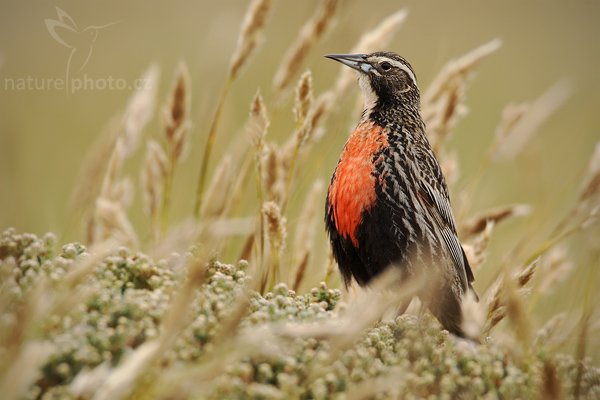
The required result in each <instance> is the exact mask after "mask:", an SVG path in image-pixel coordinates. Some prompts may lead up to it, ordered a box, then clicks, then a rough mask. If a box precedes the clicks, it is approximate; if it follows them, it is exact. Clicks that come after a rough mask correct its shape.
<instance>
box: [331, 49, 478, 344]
mask: <svg viewBox="0 0 600 400" xmlns="http://www.w3.org/2000/svg"><path fill="white" fill-rule="evenodd" d="M327 57H329V58H331V59H334V60H336V61H339V62H342V63H343V64H345V65H347V66H349V67H351V68H353V69H355V70H357V71H358V76H359V78H358V82H359V85H360V87H361V89H362V91H363V95H364V97H365V110H364V112H363V115H362V118H361V119H360V122H359V123H358V125H357V127H356V129H355V130H354V131H353V132H352V134H351V135H350V137H349V139H348V141H347V142H346V145H345V146H344V149H343V151H342V154H341V156H340V160H339V162H338V165H337V167H336V169H335V172H334V174H333V177H332V179H331V184H330V187H329V191H328V194H327V199H326V209H325V223H326V227H327V231H328V233H329V237H330V240H331V245H332V249H333V254H334V256H335V259H336V261H337V263H338V266H339V268H340V272H341V274H342V276H343V278H344V282H345V283H346V285H348V284H349V283H350V281H351V280H352V279H355V280H356V281H357V282H358V284H359V285H367V284H368V283H369V282H370V281H371V280H372V279H373V278H374V277H375V276H377V275H378V274H379V273H381V272H382V271H383V270H385V269H386V268H388V267H389V266H391V265H393V266H395V267H398V268H401V269H402V270H403V271H404V272H406V273H408V274H409V275H416V274H418V273H421V272H424V273H426V277H427V278H426V282H427V283H426V285H425V287H424V289H423V290H422V291H421V292H420V295H419V297H420V298H421V299H422V300H423V301H424V303H425V304H426V305H427V306H428V308H429V309H430V310H431V312H432V313H433V314H434V315H435V316H436V317H437V318H438V320H439V321H440V322H441V323H442V325H443V326H444V328H446V329H447V330H449V331H450V332H452V333H454V334H456V335H458V336H464V333H463V331H462V329H461V320H462V318H461V308H460V303H461V298H462V296H464V294H465V293H466V291H467V290H473V289H472V286H471V283H472V282H473V279H474V278H473V273H472V272H471V268H470V266H469V263H468V260H467V258H466V256H465V254H464V251H463V249H462V247H461V244H460V242H459V240H458V237H457V234H456V226H455V222H454V217H453V215H452V209H451V208H450V200H449V196H448V188H447V187H446V182H445V179H444V176H443V174H442V171H441V168H440V166H439V163H438V161H437V160H436V158H435V155H434V153H433V151H432V149H431V146H430V145H429V142H428V141H427V137H426V135H425V124H424V123H423V120H422V118H421V114H420V96H419V89H418V87H417V82H416V77H415V74H414V71H413V70H412V67H411V66H410V64H409V63H408V62H407V61H406V60H404V59H403V58H402V57H400V56H398V55H397V54H395V53H391V52H377V53H372V54H352V55H329V56H327Z"/></svg>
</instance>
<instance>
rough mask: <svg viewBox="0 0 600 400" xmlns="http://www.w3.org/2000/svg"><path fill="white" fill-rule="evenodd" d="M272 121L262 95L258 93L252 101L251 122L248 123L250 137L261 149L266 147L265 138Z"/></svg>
mask: <svg viewBox="0 0 600 400" xmlns="http://www.w3.org/2000/svg"><path fill="white" fill-rule="evenodd" d="M269 124H270V120H269V116H268V115H267V107H266V106H265V102H264V100H263V98H262V96H261V94H260V91H257V92H256V94H255V95H254V98H253V99H252V104H251V106H250V120H249V121H248V136H249V137H250V140H251V141H252V142H253V143H254V145H255V146H256V147H258V148H261V147H262V146H263V145H264V138H265V136H266V134H267V129H268V128H269Z"/></svg>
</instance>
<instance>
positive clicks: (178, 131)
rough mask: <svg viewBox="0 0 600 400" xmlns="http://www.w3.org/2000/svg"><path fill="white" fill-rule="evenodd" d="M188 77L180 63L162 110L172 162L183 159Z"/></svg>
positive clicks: (188, 109)
mask: <svg viewBox="0 0 600 400" xmlns="http://www.w3.org/2000/svg"><path fill="white" fill-rule="evenodd" d="M190 92H191V85H190V77H189V72H188V69H187V66H186V65H185V63H183V62H181V63H179V65H178V66H177V71H176V73H175V82H174V83H173V89H172V90H171V94H170V96H169V100H168V102H167V104H166V105H165V107H164V108H163V113H162V116H163V119H162V122H163V127H164V130H165V136H166V139H167V146H168V148H169V153H170V157H171V159H172V160H174V161H180V160H181V159H182V158H183V155H184V153H185V149H186V147H187V142H188V140H187V138H188V132H189V129H190V127H191V122H190V119H189V116H190V107H191V102H190Z"/></svg>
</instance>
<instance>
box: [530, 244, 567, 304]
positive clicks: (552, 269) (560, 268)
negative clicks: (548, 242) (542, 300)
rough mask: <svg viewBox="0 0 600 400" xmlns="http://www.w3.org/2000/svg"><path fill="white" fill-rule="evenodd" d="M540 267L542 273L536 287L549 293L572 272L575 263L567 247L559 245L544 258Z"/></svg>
mask: <svg viewBox="0 0 600 400" xmlns="http://www.w3.org/2000/svg"><path fill="white" fill-rule="evenodd" d="M540 268H541V274H540V279H539V281H538V283H537V287H536V289H537V290H538V291H539V292H540V293H542V294H547V293H550V292H551V291H552V290H553V289H554V287H555V286H556V285H557V284H559V283H560V282H563V281H564V280H565V279H566V278H567V277H568V276H569V275H570V274H571V272H572V271H573V270H574V264H573V262H572V261H571V260H570V259H569V258H568V257H567V250H566V249H565V247H564V246H557V247H554V248H553V249H552V250H550V252H548V253H547V254H546V255H545V256H544V257H543V258H542V262H541V266H540Z"/></svg>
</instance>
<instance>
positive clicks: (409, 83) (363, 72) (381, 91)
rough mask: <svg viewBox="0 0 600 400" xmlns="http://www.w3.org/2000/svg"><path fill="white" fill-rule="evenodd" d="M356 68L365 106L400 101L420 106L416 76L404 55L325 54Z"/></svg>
mask: <svg viewBox="0 0 600 400" xmlns="http://www.w3.org/2000/svg"><path fill="white" fill-rule="evenodd" d="M325 57H327V58H331V59H332V60H335V61H339V62H341V63H342V64H344V65H347V66H349V67H350V68H353V69H355V70H356V71H358V83H359V85H360V87H361V89H362V91H363V94H364V96H365V107H366V108H368V109H369V108H370V109H372V108H374V107H376V106H378V105H387V104H395V103H399V104H402V105H404V106H413V107H416V108H418V107H419V88H418V86H417V77H416V75H415V73H414V71H413V69H412V67H411V66H410V64H409V63H408V61H406V60H405V59H404V58H402V57H400V56H399V55H398V54H396V53H392V52H389V51H380V52H376V53H371V54H329V55H327V56H325Z"/></svg>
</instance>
